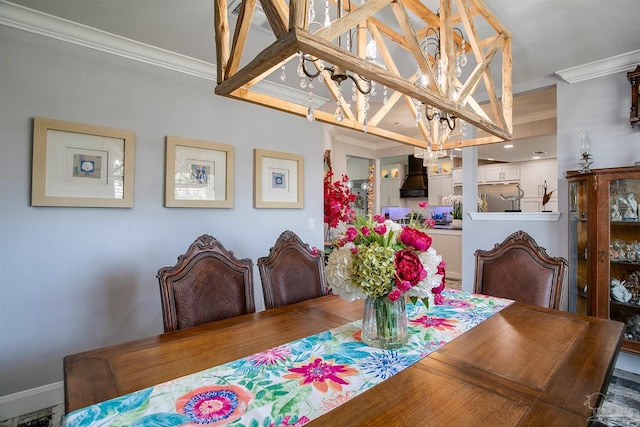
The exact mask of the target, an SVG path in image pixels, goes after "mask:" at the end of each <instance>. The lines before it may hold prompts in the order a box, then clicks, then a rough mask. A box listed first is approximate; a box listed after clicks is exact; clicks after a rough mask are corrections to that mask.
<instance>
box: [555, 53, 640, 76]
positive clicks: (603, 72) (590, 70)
mask: <svg viewBox="0 0 640 427" xmlns="http://www.w3.org/2000/svg"><path fill="white" fill-rule="evenodd" d="M639 62H640V50H634V51H631V52H627V53H623V54H621V55H616V56H612V57H610V58H606V59H601V60H599V61H594V62H589V63H586V64H583V65H578V66H576V67H571V68H567V69H564V70H560V71H556V75H557V76H558V77H560V78H561V79H562V80H564V81H565V82H567V83H570V84H571V83H578V82H582V81H585V80H590V79H595V78H598V77H604V76H608V75H609V74H615V73H619V72H623V71H629V70H631V69H633V67H635V66H636V65H637V64H638V63H639Z"/></svg>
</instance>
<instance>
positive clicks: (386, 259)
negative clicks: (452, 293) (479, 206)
mask: <svg viewBox="0 0 640 427" xmlns="http://www.w3.org/2000/svg"><path fill="white" fill-rule="evenodd" d="M419 206H420V207H421V208H426V206H427V204H426V202H421V203H420V204H419ZM430 224H431V221H430V220H427V221H424V222H418V221H416V219H415V218H413V216H412V217H411V218H410V221H409V223H408V224H407V225H404V226H403V225H400V224H398V223H395V222H393V221H391V220H385V218H384V217H382V216H380V215H375V216H371V215H368V216H367V217H362V216H358V217H357V218H356V222H355V225H354V226H353V227H349V228H348V229H347V230H346V232H345V233H344V235H343V236H342V238H341V239H339V240H338V242H337V244H336V248H335V249H334V250H333V251H332V252H331V254H330V255H329V259H328V262H327V266H326V269H325V276H326V279H327V283H328V285H329V287H330V288H331V290H332V292H333V293H334V294H336V295H339V296H340V297H341V298H344V299H346V300H348V301H352V300H354V299H359V298H366V299H367V301H366V303H365V311H364V317H363V320H362V333H361V336H362V341H363V342H364V343H366V344H368V345H370V346H374V347H380V348H398V347H401V346H403V345H404V344H406V342H407V339H408V335H407V317H406V310H405V308H404V304H405V298H406V296H408V297H409V298H410V299H411V301H412V302H413V303H414V304H416V303H417V302H418V300H420V301H422V303H423V304H424V305H425V306H427V307H429V306H430V305H431V304H442V302H443V297H442V294H441V292H442V290H443V289H444V283H445V265H446V264H445V262H444V261H443V260H442V257H441V256H440V255H438V254H437V252H436V250H435V249H434V248H433V247H432V246H431V241H432V239H431V237H430V236H429V235H427V234H426V232H425V231H426V230H427V228H428V226H429V225H430Z"/></svg>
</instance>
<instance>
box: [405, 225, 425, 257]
mask: <svg viewBox="0 0 640 427" xmlns="http://www.w3.org/2000/svg"><path fill="white" fill-rule="evenodd" d="M400 241H402V243H404V244H405V245H407V246H411V247H412V248H414V249H416V250H418V251H421V252H424V251H426V250H427V249H429V248H430V247H431V237H429V236H428V235H426V234H425V233H423V232H422V231H420V230H416V229H415V228H410V227H405V228H403V229H402V233H400Z"/></svg>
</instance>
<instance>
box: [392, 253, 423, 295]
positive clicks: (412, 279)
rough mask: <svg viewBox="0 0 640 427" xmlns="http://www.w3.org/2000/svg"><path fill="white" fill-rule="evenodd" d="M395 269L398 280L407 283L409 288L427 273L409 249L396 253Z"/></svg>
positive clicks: (416, 256)
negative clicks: (409, 285)
mask: <svg viewBox="0 0 640 427" xmlns="http://www.w3.org/2000/svg"><path fill="white" fill-rule="evenodd" d="M395 267H396V275H397V276H398V279H400V280H401V281H407V282H409V283H410V284H411V286H415V285H417V284H418V282H419V281H421V280H422V279H424V278H425V277H427V271H426V270H425V269H424V266H423V265H422V262H421V261H420V258H418V255H416V254H415V253H413V252H412V251H410V250H409V249H403V250H401V251H398V252H396V261H395Z"/></svg>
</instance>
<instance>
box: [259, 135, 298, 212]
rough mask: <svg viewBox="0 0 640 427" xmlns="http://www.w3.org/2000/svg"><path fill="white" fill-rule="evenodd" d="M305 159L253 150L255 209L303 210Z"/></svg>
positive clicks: (286, 154) (280, 153) (275, 152)
mask: <svg viewBox="0 0 640 427" xmlns="http://www.w3.org/2000/svg"><path fill="white" fill-rule="evenodd" d="M303 173H304V157H303V156H301V155H297V154H290V153H282V152H278V151H270V150H262V149H258V148H256V149H254V192H253V194H254V199H253V207H254V208H271V209H283V208H284V209H301V208H303V207H304V202H303V195H304V192H303V190H304V181H303Z"/></svg>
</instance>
